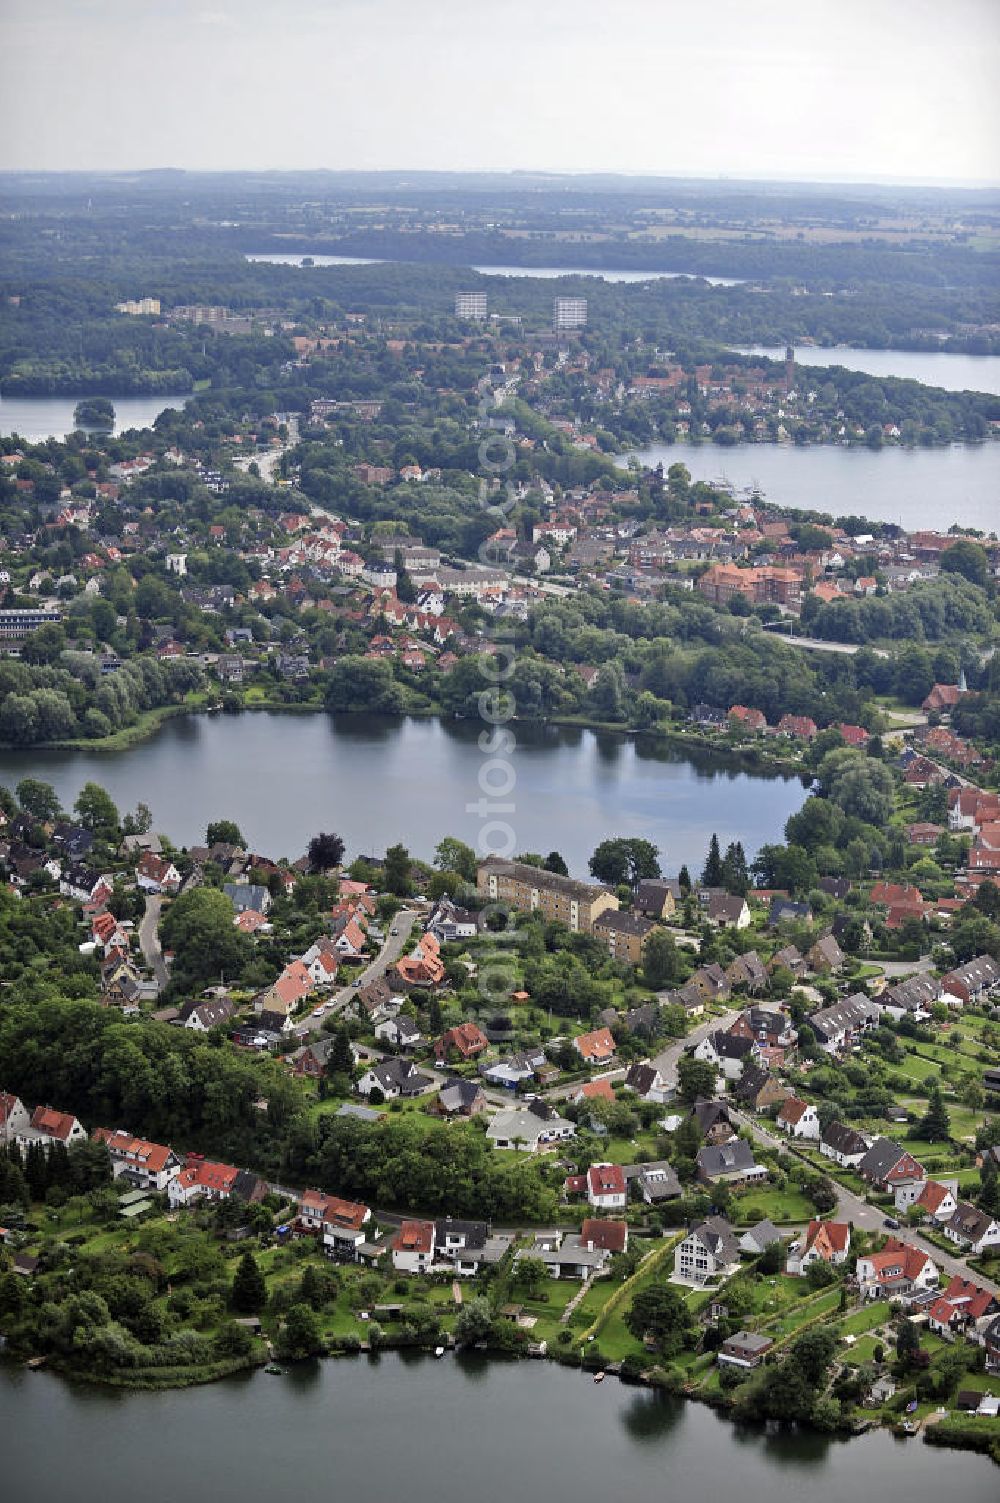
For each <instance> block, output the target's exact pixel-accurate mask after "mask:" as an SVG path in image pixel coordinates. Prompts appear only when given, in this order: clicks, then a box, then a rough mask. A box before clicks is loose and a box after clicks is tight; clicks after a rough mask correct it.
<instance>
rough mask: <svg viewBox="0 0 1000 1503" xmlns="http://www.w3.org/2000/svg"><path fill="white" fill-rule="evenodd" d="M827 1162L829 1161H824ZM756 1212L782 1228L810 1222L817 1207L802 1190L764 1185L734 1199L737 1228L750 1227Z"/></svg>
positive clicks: (733, 1218) (734, 1215)
mask: <svg viewBox="0 0 1000 1503" xmlns="http://www.w3.org/2000/svg"><path fill="white" fill-rule="evenodd" d="M826 1162H828V1160H824V1163H826ZM754 1211H759V1212H760V1214H761V1216H766V1217H768V1218H769V1220H771V1221H773V1222H775V1224H776V1225H779V1226H780V1225H782V1224H789V1223H799V1222H803V1221H809V1220H810V1219H811V1218H812V1217H813V1216H815V1214H816V1207H815V1206H814V1205H813V1203H812V1201H811V1200H809V1199H808V1197H807V1196H805V1195H803V1194H802V1192H801V1190H796V1189H793V1188H789V1189H786V1190H775V1189H773V1188H769V1187H768V1186H767V1185H763V1186H761V1187H760V1188H759V1189H751V1190H747V1191H746V1192H745V1193H744V1194H742V1195H738V1196H734V1198H733V1204H732V1220H733V1222H734V1224H735V1225H736V1226H746V1225H748V1224H749V1220H750V1216H751V1213H752V1212H754Z"/></svg>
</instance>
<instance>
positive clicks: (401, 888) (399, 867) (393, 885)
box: [384, 845, 413, 898]
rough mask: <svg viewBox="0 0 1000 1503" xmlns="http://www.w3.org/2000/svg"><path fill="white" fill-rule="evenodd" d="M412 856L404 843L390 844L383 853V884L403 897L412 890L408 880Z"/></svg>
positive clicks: (388, 889) (411, 884)
mask: <svg viewBox="0 0 1000 1503" xmlns="http://www.w3.org/2000/svg"><path fill="white" fill-rule="evenodd" d="M412 864H413V863H412V858H411V856H410V853H409V851H408V850H407V849H406V846H405V845H391V846H390V847H389V849H388V850H387V851H386V853H385V863H384V865H385V885H386V890H387V891H388V892H394V893H395V894H396V896H397V897H400V898H405V897H408V896H409V894H410V893H411V892H412V891H413V883H412V882H411V880H410V868H411V866H412Z"/></svg>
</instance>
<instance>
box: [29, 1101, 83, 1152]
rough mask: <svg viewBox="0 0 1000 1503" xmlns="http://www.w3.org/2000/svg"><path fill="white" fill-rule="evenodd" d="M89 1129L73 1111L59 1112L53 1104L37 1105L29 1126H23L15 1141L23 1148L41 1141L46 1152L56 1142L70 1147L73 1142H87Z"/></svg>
mask: <svg viewBox="0 0 1000 1503" xmlns="http://www.w3.org/2000/svg"><path fill="white" fill-rule="evenodd" d="M86 1138H87V1131H86V1128H85V1127H84V1126H83V1124H82V1123H81V1122H79V1121H78V1120H77V1118H76V1117H74V1116H73V1114H72V1113H71V1112H57V1111H56V1110H55V1109H54V1108H53V1107H51V1106H36V1107H35V1110H34V1111H33V1112H32V1114H31V1117H30V1119H29V1122H28V1126H27V1127H22V1128H21V1129H20V1130H19V1131H18V1133H17V1135H16V1137H15V1139H14V1141H15V1142H16V1143H17V1144H18V1145H19V1146H20V1147H21V1148H28V1147H30V1145H31V1144H32V1143H40V1144H41V1145H42V1147H43V1148H44V1149H45V1151H46V1152H48V1150H49V1149H50V1148H51V1147H52V1145H53V1144H54V1143H61V1144H62V1145H63V1146H64V1147H65V1148H69V1146H70V1145H71V1144H72V1143H83V1142H86Z"/></svg>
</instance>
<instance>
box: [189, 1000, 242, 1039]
mask: <svg viewBox="0 0 1000 1503" xmlns="http://www.w3.org/2000/svg"><path fill="white" fill-rule="evenodd" d="M235 1011H236V1008H235V1007H234V1006H233V1004H232V1002H230V1000H229V998H228V997H216V998H214V999H213V1000H211V1001H209V1002H196V1003H194V1004H193V1005H192V1006H190V1007H188V1008H185V1009H182V1011H181V1017H182V1018H183V1020H184V1027H185V1028H191V1029H193V1030H194V1031H195V1032H196V1033H208V1031H209V1029H210V1028H221V1027H222V1026H223V1024H225V1023H228V1022H229V1019H230V1018H231V1017H232V1016H233V1013H234V1012H235Z"/></svg>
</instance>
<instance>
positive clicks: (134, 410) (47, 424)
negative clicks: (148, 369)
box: [0, 392, 191, 444]
mask: <svg viewBox="0 0 1000 1503" xmlns="http://www.w3.org/2000/svg"><path fill="white" fill-rule="evenodd" d="M190 395H191V393H190V392H176V393H172V394H170V395H166V396H165V395H164V394H163V393H162V392H161V393H160V395H159V396H155V397H112V399H111V400H112V401H113V402H114V404H115V428H114V431H115V433H123V432H124V431H125V429H127V428H149V427H150V426H151V425H152V423H153V422H154V421H155V420H156V418H158V417H159V415H160V413H161V412H163V411H165V409H166V408H168V407H183V406H184V403H185V402H186V401H187V399H188V397H189V396H190ZM79 400H80V398H79V396H75V397H0V435H3V436H6V435H7V434H8V433H18V434H20V436H21V437H22V438H25V439H30V441H31V442H32V443H36V444H38V443H42V442H43V441H44V440H45V439H47V438H58V439H64V438H65V437H66V436H67V434H69V433H72V432H73V430H74V428H75V427H76V424H75V423H74V421H73V410H74V408H75V407H76V404H77V402H79Z"/></svg>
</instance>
